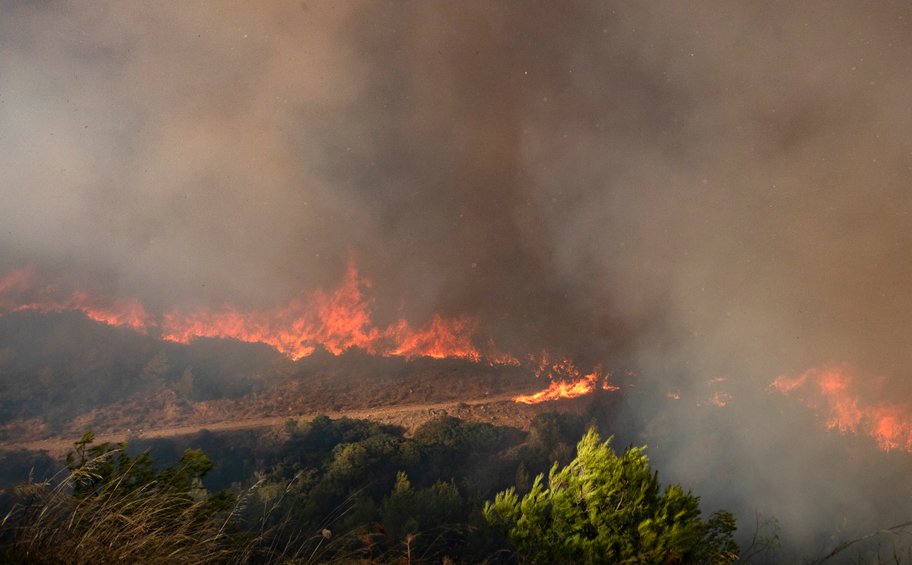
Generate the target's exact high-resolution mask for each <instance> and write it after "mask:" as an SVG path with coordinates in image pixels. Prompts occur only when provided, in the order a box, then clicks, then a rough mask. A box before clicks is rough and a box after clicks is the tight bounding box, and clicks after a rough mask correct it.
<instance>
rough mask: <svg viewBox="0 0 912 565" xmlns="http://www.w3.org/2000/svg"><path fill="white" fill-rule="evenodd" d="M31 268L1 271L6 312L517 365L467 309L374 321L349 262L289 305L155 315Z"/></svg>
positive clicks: (302, 350)
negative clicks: (331, 283)
mask: <svg viewBox="0 0 912 565" xmlns="http://www.w3.org/2000/svg"><path fill="white" fill-rule="evenodd" d="M36 279H37V275H36V273H35V271H34V269H32V268H24V269H19V270H17V271H14V272H12V273H10V274H8V275H7V276H5V277H2V278H0V311H3V310H5V311H27V310H31V311H36V312H41V313H49V312H62V311H78V312H82V313H84V314H85V315H86V316H88V317H89V318H91V319H93V320H95V321H98V322H101V323H104V324H108V325H111V326H124V327H130V328H133V329H134V330H136V331H140V332H147V331H148V330H149V329H153V328H154V329H156V330H157V331H158V332H159V333H160V335H161V337H162V339H166V340H169V341H174V342H179V343H189V342H190V341H191V340H193V339H194V338H198V337H211V338H229V339H236V340H239V341H244V342H249V343H265V344H267V345H270V346H272V347H274V348H275V349H276V350H278V351H279V352H281V353H282V354H284V355H286V356H288V357H290V358H292V359H300V358H302V357H306V356H308V355H310V354H311V353H313V352H314V351H315V350H316V349H317V348H318V347H323V348H324V349H326V350H327V351H329V352H330V353H332V354H334V355H339V354H341V353H344V352H345V351H347V350H349V349H352V348H358V349H361V350H363V351H365V352H367V353H369V354H372V355H384V356H392V355H396V356H401V357H405V358H406V359H412V358H415V357H434V358H447V357H455V358H461V359H468V360H471V361H480V360H481V359H483V358H484V359H487V360H488V361H489V362H491V363H492V364H500V363H504V364H514V363H515V362H516V360H515V359H514V358H513V357H511V356H509V355H506V354H503V353H500V352H498V351H497V349H496V347H494V344H493V342H492V343H491V344H490V346H489V347H488V349H489V351H490V356H488V355H483V354H482V353H481V351H480V350H479V349H478V348H477V347H476V345H475V334H476V333H477V332H478V322H477V321H476V320H474V319H473V318H470V317H468V316H461V317H456V318H446V317H443V316H440V315H434V316H433V317H432V318H431V320H430V322H429V323H428V324H427V325H425V326H423V327H419V328H415V327H413V326H412V325H411V324H409V322H408V321H406V320H397V321H396V322H394V323H393V324H390V325H389V326H387V327H378V326H375V325H374V324H373V321H372V319H371V314H370V301H369V300H368V299H367V298H365V296H364V293H363V289H365V288H370V282H369V281H368V280H366V279H362V278H360V277H359V276H358V270H357V268H356V267H355V266H354V265H353V264H350V265H349V267H348V270H347V271H346V274H345V277H344V278H343V280H342V283H341V284H340V285H339V287H338V288H336V289H335V290H333V291H331V292H327V291H323V290H317V291H316V292H314V293H313V294H312V295H311V296H309V297H308V296H306V295H303V294H302V295H300V296H298V297H296V298H295V299H293V300H291V301H290V302H289V303H288V304H287V305H285V306H282V307H276V308H269V309H262V310H239V309H237V308H233V307H229V306H225V307H222V308H219V309H215V310H205V309H200V310H197V311H195V312H191V313H186V312H180V311H177V310H173V311H169V312H166V313H164V314H163V315H161V316H160V317H158V318H156V317H154V316H152V315H150V314H149V313H148V312H147V311H146V309H145V308H144V307H143V305H142V304H141V303H140V302H139V301H137V300H135V299H116V300H104V299H102V298H101V297H100V296H95V295H93V294H90V293H88V292H86V291H83V290H76V291H72V292H69V293H67V292H64V291H61V290H60V289H59V288H57V287H56V286H53V285H44V286H42V285H39V284H37V283H36Z"/></svg>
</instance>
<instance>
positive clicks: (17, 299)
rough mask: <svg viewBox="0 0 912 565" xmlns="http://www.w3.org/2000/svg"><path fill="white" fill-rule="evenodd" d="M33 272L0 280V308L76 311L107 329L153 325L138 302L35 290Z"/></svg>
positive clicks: (46, 288) (22, 271)
mask: <svg viewBox="0 0 912 565" xmlns="http://www.w3.org/2000/svg"><path fill="white" fill-rule="evenodd" d="M35 278H36V274H35V270H34V269H33V268H31V267H26V268H23V269H19V270H16V271H13V272H12V273H10V274H9V275H7V276H5V277H3V278H0V309H5V310H10V311H14V312H21V311H29V310H30V311H34V312H41V313H44V314H47V313H49V312H63V311H78V312H82V313H84V314H85V315H86V316H88V317H89V318H91V319H93V320H95V321H96V322H101V323H103V324H107V325H109V326H120V327H129V328H133V329H134V330H136V331H139V332H145V331H146V328H147V327H149V326H150V325H151V324H153V323H154V322H153V320H152V317H151V316H150V315H149V314H148V312H146V309H145V308H144V307H143V305H142V304H140V303H139V301H138V300H133V299H115V300H104V299H102V298H100V297H97V296H93V295H91V294H89V293H87V292H85V291H82V290H74V291H72V292H70V293H69V294H66V293H61V292H60V291H59V290H58V289H57V288H56V287H54V286H50V285H46V286H43V287H37V288H36V285H35V283H34V281H35Z"/></svg>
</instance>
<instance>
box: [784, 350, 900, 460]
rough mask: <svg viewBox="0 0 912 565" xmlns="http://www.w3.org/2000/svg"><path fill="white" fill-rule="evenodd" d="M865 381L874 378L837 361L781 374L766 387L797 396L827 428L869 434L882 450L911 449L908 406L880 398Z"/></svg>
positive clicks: (873, 387) (874, 387)
mask: <svg viewBox="0 0 912 565" xmlns="http://www.w3.org/2000/svg"><path fill="white" fill-rule="evenodd" d="M868 383H874V384H875V385H876V383H877V381H876V380H872V381H862V380H861V379H860V378H859V377H858V374H857V371H854V370H852V369H851V368H849V367H847V366H842V365H841V366H833V367H826V368H820V369H809V370H808V371H805V372H804V373H802V374H801V375H798V376H787V375H783V376H780V377H779V378H777V379H776V380H775V381H773V383H772V384H771V385H770V388H771V389H772V390H775V391H777V392H780V393H782V394H786V395H794V396H797V397H798V398H799V399H800V400H801V402H803V403H804V404H806V405H807V406H809V407H810V408H812V409H813V410H815V411H816V412H817V414H818V415H819V417H820V418H821V419H822V420H823V422H824V424H825V425H826V427H827V428H829V429H833V430H838V431H839V432H841V433H853V434H863V435H867V436H870V437H872V438H874V440H875V441H876V442H877V445H878V446H879V447H880V448H881V449H883V450H887V451H889V450H894V449H901V450H904V451H912V418H910V416H909V414H910V411H909V407H906V406H902V405H900V404H897V403H893V402H887V401H883V400H881V399H880V398H878V396H879V395H878V394H877V390H875V389H876V388H877V387H876V386H865V385H868Z"/></svg>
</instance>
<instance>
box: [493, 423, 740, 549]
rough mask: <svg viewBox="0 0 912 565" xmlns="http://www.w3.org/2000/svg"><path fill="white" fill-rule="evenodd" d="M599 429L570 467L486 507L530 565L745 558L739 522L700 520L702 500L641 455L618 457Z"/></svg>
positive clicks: (719, 516) (720, 516) (722, 515)
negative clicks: (662, 483) (662, 478)
mask: <svg viewBox="0 0 912 565" xmlns="http://www.w3.org/2000/svg"><path fill="white" fill-rule="evenodd" d="M608 444H609V442H605V443H600V439H599V435H598V433H597V432H596V431H595V430H594V429H590V430H589V432H588V433H587V434H586V435H585V436H584V437H583V439H582V441H580V442H579V445H578V446H577V456H576V458H575V459H573V461H571V462H570V463H569V464H568V465H567V466H565V467H563V468H559V467H558V465H557V464H555V465H554V466H553V467H552V468H551V471H550V473H549V474H548V481H547V485H545V483H544V481H543V479H544V475H543V474H540V475H538V476H537V477H536V478H535V481H534V482H533V484H532V489H531V490H530V491H529V493H528V494H526V495H525V496H523V497H522V498H521V499H520V498H519V497H518V496H517V494H516V490H515V489H514V488H509V489H507V490H506V491H503V492H500V493H498V494H497V496H496V498H495V499H494V502H490V503H487V504H485V507H484V515H485V518H486V519H487V520H488V521H489V522H490V523H491V524H493V525H494V526H495V527H498V528H499V529H501V530H503V531H505V533H506V534H507V535H508V536H509V538H510V541H511V542H512V543H513V545H514V546H515V548H516V551H517V552H518V554H519V555H520V556H521V557H522V558H523V560H524V561H526V562H529V563H680V562H699V563H714V564H715V563H729V562H732V561H734V560H736V559H737V558H738V547H737V545H736V544H735V541H734V537H733V533H734V531H735V520H734V517H733V516H732V515H731V514H730V513H728V512H718V513H716V514H714V515H713V516H712V517H711V518H710V519H709V520H708V521H707V522H703V521H701V520H700V508H699V499H698V498H697V497H695V496H693V495H691V494H689V493H685V492H684V491H683V490H682V489H681V487H679V486H677V485H671V486H668V487H666V489H665V491H664V492H662V493H660V492H659V489H660V487H659V481H658V473H655V472H652V471H651V470H650V469H649V465H648V461H647V458H646V455H645V454H644V453H643V451H642V450H641V449H637V448H630V449H628V450H627V451H626V452H625V453H624V454H623V455H622V456H620V457H619V456H617V455H616V454H615V453H614V451H612V450H611V448H610V447H609V445H608Z"/></svg>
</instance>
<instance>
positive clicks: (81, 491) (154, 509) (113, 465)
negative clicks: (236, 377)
mask: <svg viewBox="0 0 912 565" xmlns="http://www.w3.org/2000/svg"><path fill="white" fill-rule="evenodd" d="M92 440H93V436H92V434H91V433H87V434H86V435H85V436H83V437H82V439H81V440H79V441H78V442H77V443H76V452H75V454H74V453H71V454H70V455H69V456H68V457H67V470H68V473H67V474H66V476H65V478H64V479H63V480H61V481H60V482H59V483H58V484H57V485H56V486H53V485H52V484H51V483H29V484H26V485H24V486H21V487H19V488H18V489H16V491H15V497H14V503H13V506H12V508H10V509H9V510H8V511H7V512H6V514H5V516H4V517H3V520H2V528H3V529H2V531H0V540H2V542H3V550H2V553H0V556H2V558H3V559H5V560H8V561H11V562H35V563H64V562H79V563H114V562H140V561H142V562H150V563H156V562H194V563H207V562H217V561H223V560H224V559H225V557H226V556H227V555H228V554H229V551H228V545H227V541H228V537H227V535H226V532H225V524H226V521H225V520H224V519H220V518H219V516H220V515H221V514H222V513H223V512H224V511H225V510H227V509H228V508H229V507H231V505H232V503H233V497H231V496H230V495H229V494H228V493H221V494H219V495H217V496H208V495H207V493H206V492H205V489H203V488H202V485H201V482H200V479H201V478H202V476H203V475H204V474H205V473H206V471H208V470H209V469H210V468H211V466H212V463H211V462H210V461H209V460H208V459H207V458H206V457H205V456H204V455H203V454H202V453H201V452H199V451H193V450H188V451H187V453H186V454H185V455H184V457H183V458H182V460H181V463H180V465H179V466H176V467H171V468H167V469H164V470H162V471H159V472H156V471H155V470H154V468H153V461H152V459H151V458H150V457H149V454H148V453H143V454H140V455H139V456H136V457H130V456H129V455H127V453H126V450H125V445H119V446H116V447H115V446H110V445H108V444H99V445H90V444H91V442H92Z"/></svg>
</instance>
